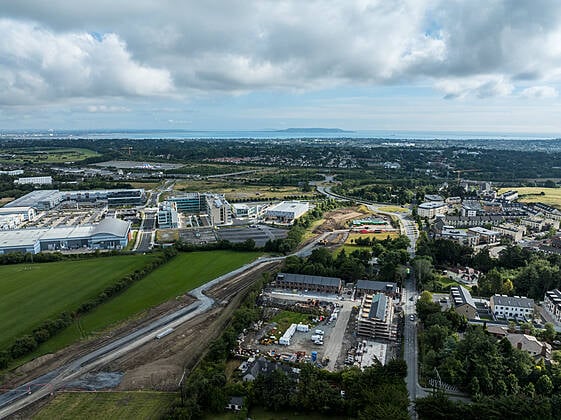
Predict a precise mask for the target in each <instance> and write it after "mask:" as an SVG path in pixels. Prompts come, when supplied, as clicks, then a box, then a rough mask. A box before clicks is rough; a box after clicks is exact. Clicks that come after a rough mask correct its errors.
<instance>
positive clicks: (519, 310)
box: [490, 294, 534, 319]
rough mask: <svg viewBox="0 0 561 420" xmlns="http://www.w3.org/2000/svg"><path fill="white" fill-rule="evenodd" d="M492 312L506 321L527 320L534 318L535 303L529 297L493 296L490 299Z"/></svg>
mask: <svg viewBox="0 0 561 420" xmlns="http://www.w3.org/2000/svg"><path fill="white" fill-rule="evenodd" d="M490 305H491V312H492V313H493V314H494V315H495V316H498V317H501V318H502V317H504V318H506V319H511V318H512V319H517V318H527V319H532V318H533V316H534V301H533V300H532V299H530V298H527V297H524V296H522V297H520V296H507V295H498V294H496V295H493V296H491V299H490Z"/></svg>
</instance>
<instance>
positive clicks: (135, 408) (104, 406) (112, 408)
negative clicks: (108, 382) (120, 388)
mask: <svg viewBox="0 0 561 420" xmlns="http://www.w3.org/2000/svg"><path fill="white" fill-rule="evenodd" d="M174 398H177V394H175V393H171V392H150V391H136V392H71V393H62V394H59V395H57V396H56V397H55V398H54V399H53V400H52V401H51V402H49V403H48V404H47V405H46V406H45V407H43V408H42V409H41V410H39V412H38V413H37V414H36V415H35V416H33V417H32V418H33V419H36V420H43V419H45V420H47V419H48V420H50V419H55V418H56V419H58V420H65V419H68V420H74V419H88V418H91V419H159V418H162V416H163V415H164V414H165V413H166V410H167V409H168V408H169V407H170V405H171V403H172V402H173V400H174Z"/></svg>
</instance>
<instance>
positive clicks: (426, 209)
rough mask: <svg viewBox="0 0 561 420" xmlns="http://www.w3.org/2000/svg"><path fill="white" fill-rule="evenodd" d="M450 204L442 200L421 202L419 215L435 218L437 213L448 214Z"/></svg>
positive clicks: (418, 209) (418, 210)
mask: <svg viewBox="0 0 561 420" xmlns="http://www.w3.org/2000/svg"><path fill="white" fill-rule="evenodd" d="M447 212H448V206H447V205H446V204H445V203H444V202H442V201H427V202H425V203H421V204H419V207H417V214H418V215H419V217H423V218H425V217H426V218H428V219H434V218H435V217H436V216H437V215H441V214H446V213H447Z"/></svg>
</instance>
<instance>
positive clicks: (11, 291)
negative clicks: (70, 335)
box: [0, 255, 153, 349]
mask: <svg viewBox="0 0 561 420" xmlns="http://www.w3.org/2000/svg"><path fill="white" fill-rule="evenodd" d="M152 258H153V256H151V255H134V256H129V255H127V256H117V257H102V258H92V259H89V260H80V261H60V262H53V263H41V264H17V265H3V266H0V322H1V328H0V349H3V348H4V347H5V346H7V345H9V344H11V342H12V341H13V340H14V339H15V338H16V337H19V336H21V335H23V334H26V333H30V332H31V330H32V329H33V328H35V327H36V326H38V325H39V324H41V322H43V321H44V320H46V319H48V318H52V317H55V316H57V315H58V314H60V313H61V312H64V311H72V310H74V309H76V308H77V307H78V306H79V305H80V304H81V303H82V302H84V301H86V300H88V299H89V298H91V297H93V296H96V295H97V294H99V293H100V292H101V291H102V290H103V289H104V288H105V287H107V286H108V285H110V284H112V283H115V282H116V281H118V280H119V279H120V278H122V277H124V276H125V275H126V274H128V273H130V272H132V271H134V270H137V269H141V268H142V267H144V266H145V265H146V264H147V263H148V262H149V261H151V260H152Z"/></svg>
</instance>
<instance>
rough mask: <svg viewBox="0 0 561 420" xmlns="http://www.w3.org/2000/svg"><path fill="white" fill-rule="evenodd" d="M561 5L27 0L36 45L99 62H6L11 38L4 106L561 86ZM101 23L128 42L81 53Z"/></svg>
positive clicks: (9, 12) (14, 11)
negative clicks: (413, 87) (395, 86)
mask: <svg viewBox="0 0 561 420" xmlns="http://www.w3.org/2000/svg"><path fill="white" fill-rule="evenodd" d="M560 14H561V3H559V2H557V1H553V0H551V1H548V0H536V1H508V0H502V1H492V2H489V1H484V0H480V1H469V0H466V1H452V0H395V1H382V0H379V1H375V0H372V1H359V0H356V1H351V0H345V1H335V0H333V1H319V0H309V1H305V2H302V1H296V0H293V1H283V2H279V1H276V0H259V1H241V0H238V1H228V2H224V1H219V0H213V1H205V2H201V1H195V0H193V1H179V0H166V1H156V0H137V1H135V2H132V3H131V2H115V1H114V0H113V1H108V0H98V1H90V0H84V1H80V2H68V1H65V0H52V1H50V2H48V3H47V2H41V1H38V0H34V1H33V0H18V1H17V2H5V3H4V4H3V7H2V12H0V16H3V17H4V18H5V21H9V22H11V24H12V25H20V28H21V27H24V28H25V27H26V25H36V26H38V27H39V28H40V30H41V31H43V34H44V39H42V40H38V39H34V40H33V39H32V40H27V41H26V42H28V43H35V44H37V43H40V44H41V46H42V47H46V49H49V48H53V47H52V45H53V44H54V45H55V50H56V48H58V47H56V45H59V44H60V43H61V41H60V40H61V39H65V40H66V41H65V42H70V43H71V44H72V40H74V43H73V44H72V45H70V44H69V45H70V48H69V51H70V52H72V51H74V48H75V47H77V48H78V50H79V51H82V52H85V53H86V55H88V56H89V57H90V58H83V59H79V58H76V57H73V56H72V54H70V60H71V61H70V63H69V66H71V67H72V68H77V69H79V73H80V75H74V74H72V72H70V71H68V69H67V68H63V70H64V71H60V66H59V65H56V66H55V65H53V66H51V67H50V68H42V69H41V71H37V65H38V63H40V62H42V60H44V59H45V56H44V55H41V54H39V53H37V54H36V56H35V57H31V59H30V60H28V61H25V60H24V64H14V63H21V60H20V59H19V58H17V60H16V61H11V62H10V61H9V59H8V61H7V60H6V59H3V58H2V56H5V54H3V52H5V51H4V50H2V49H1V48H6V47H5V46H4V47H2V46H1V45H2V44H1V41H0V70H2V72H1V73H0V87H2V88H3V90H4V91H6V92H7V95H6V98H11V99H9V100H8V99H4V100H3V102H4V103H7V102H8V101H12V102H18V98H20V99H19V101H20V102H25V101H26V100H29V99H28V98H27V99H26V98H24V96H25V93H26V92H29V91H30V90H35V91H36V92H39V94H40V95H41V96H43V97H45V98H48V97H54V98H57V97H61V98H64V97H75V96H86V97H88V96H95V95H119V96H125V97H126V96H131V95H132V96H134V95H148V96H149V95H153V94H161V93H165V92H167V93H169V92H171V91H174V92H175V93H176V94H178V95H188V94H191V93H193V92H195V93H196V92H207V91H224V92H241V91H251V90H256V89H268V90H270V89H292V90H305V89H321V88H325V87H333V86H337V85H340V84H353V85H371V84H388V83H390V84H391V83H402V82H407V83H416V82H419V81H422V82H423V83H426V82H427V81H428V82H433V83H434V85H435V87H436V88H437V89H439V90H441V91H442V92H443V93H444V95H446V97H447V98H458V97H464V96H466V95H473V96H475V97H479V98H486V97H489V96H497V95H499V96H500V95H509V94H511V92H512V91H513V89H514V87H515V86H514V85H515V84H517V83H521V84H522V87H527V86H528V85H532V84H537V83H536V82H539V84H540V85H543V84H548V83H555V82H557V81H559V78H561V71H560V69H561V51H559V45H560V44H561V24H560V22H561V19H560V17H561V16H560ZM30 22H31V23H30ZM0 30H2V31H3V29H0ZM27 31H28V32H29V30H28V29H27ZM91 32H99V33H101V34H105V36H112V37H115V39H116V40H117V41H115V45H112V46H111V48H109V45H108V46H107V47H108V48H106V49H105V50H103V51H99V49H94V50H95V51H96V52H95V53H94V52H92V51H89V50H87V48H86V50H84V46H83V41H80V42H77V41H76V40H77V39H80V37H84V36H87V34H88V33H91ZM556 48H557V50H556ZM59 52H60V53H61V54H62V56H65V55H68V52H66V51H62V50H61V51H59ZM72 60H75V62H72ZM98 62H99V63H101V66H99V65H98V64H97V63H98ZM2 66H3V67H2ZM14 68H16V69H17V71H12V70H13V69H14ZM88 72H89V73H88ZM84 74H90V77H89V78H86V77H85V76H84ZM524 84H526V86H524ZM6 89H7V90H6Z"/></svg>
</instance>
